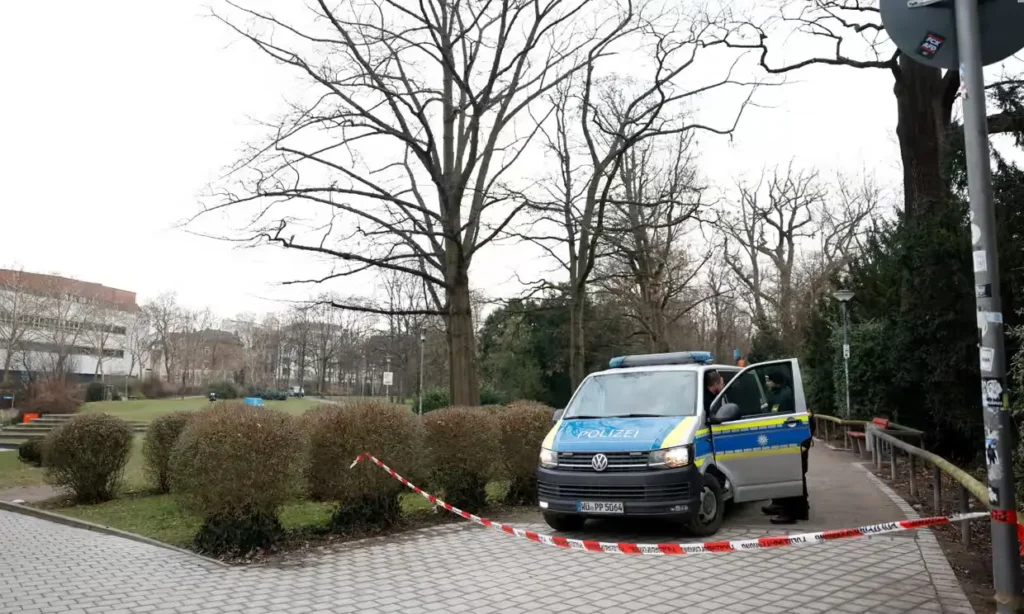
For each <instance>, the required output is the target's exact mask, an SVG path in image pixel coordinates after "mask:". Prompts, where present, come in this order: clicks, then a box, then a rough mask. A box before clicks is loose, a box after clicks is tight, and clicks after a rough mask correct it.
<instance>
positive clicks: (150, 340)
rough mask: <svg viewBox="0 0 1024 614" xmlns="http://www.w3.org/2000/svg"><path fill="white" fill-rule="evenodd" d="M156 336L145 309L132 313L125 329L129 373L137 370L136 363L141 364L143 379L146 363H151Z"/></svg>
mask: <svg viewBox="0 0 1024 614" xmlns="http://www.w3.org/2000/svg"><path fill="white" fill-rule="evenodd" d="M155 339H156V337H155V336H154V334H153V329H152V327H151V326H150V322H149V318H148V316H147V313H146V312H145V311H141V312H139V313H136V314H132V316H130V317H129V318H128V321H127V326H126V331H125V352H126V353H127V354H128V358H129V364H128V375H129V376H131V374H132V373H133V372H134V371H135V365H138V366H139V379H140V380H141V379H142V376H143V374H144V373H145V372H146V364H148V363H149V359H150V356H151V352H152V349H153V344H154V341H155Z"/></svg>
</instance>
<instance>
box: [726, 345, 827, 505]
mask: <svg viewBox="0 0 1024 614" xmlns="http://www.w3.org/2000/svg"><path fill="white" fill-rule="evenodd" d="M726 404H729V405H735V406H736V407H730V408H728V409H727V411H725V412H722V414H723V416H724V417H725V419H724V420H722V419H721V418H722V417H723V416H720V417H718V418H716V414H718V412H719V410H720V409H721V408H722V406H723V405H726ZM737 410H738V411H737ZM707 420H708V424H709V425H710V426H711V437H712V447H713V453H714V458H715V464H716V465H717V466H718V467H719V468H720V469H721V470H722V472H723V473H725V475H726V476H727V477H728V478H729V481H730V483H731V484H732V489H733V497H734V499H735V500H736V501H738V502H740V501H758V500H762V499H773V498H782V497H798V496H801V495H803V464H802V462H801V459H800V447H801V445H802V444H803V443H804V442H805V441H806V440H808V439H810V438H811V430H810V415H809V414H808V412H807V400H806V398H805V397H804V387H803V380H802V379H801V377H800V365H799V364H798V363H797V359H795V358H791V359H788V360H774V361H769V362H761V363H757V364H753V365H750V366H748V367H746V368H744V369H743V370H742V371H740V372H739V373H737V374H736V376H735V377H733V378H732V379H731V380H730V381H729V383H728V384H726V386H725V388H723V389H722V392H721V393H719V395H718V396H717V397H716V398H715V400H714V401H713V402H712V404H711V410H710V412H709V414H708V416H707Z"/></svg>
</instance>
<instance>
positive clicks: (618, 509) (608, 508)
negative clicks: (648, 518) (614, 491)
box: [576, 501, 626, 514]
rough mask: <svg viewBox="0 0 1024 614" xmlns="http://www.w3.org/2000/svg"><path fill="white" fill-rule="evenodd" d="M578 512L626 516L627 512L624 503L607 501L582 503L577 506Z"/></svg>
mask: <svg viewBox="0 0 1024 614" xmlns="http://www.w3.org/2000/svg"><path fill="white" fill-rule="evenodd" d="M576 511H577V512H587V513H589V514H624V513H625V512H626V510H625V509H623V507H622V503H609V502H607V501H580V502H579V503H577V504H576Z"/></svg>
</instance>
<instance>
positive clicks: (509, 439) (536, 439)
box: [497, 400, 553, 505]
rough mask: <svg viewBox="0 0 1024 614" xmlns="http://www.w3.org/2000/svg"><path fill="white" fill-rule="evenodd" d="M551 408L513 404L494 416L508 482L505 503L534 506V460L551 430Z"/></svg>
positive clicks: (540, 404)
mask: <svg viewBox="0 0 1024 614" xmlns="http://www.w3.org/2000/svg"><path fill="white" fill-rule="evenodd" d="M552 411H553V410H552V408H550V407H548V406H547V405H544V404H543V403H538V402H536V401H526V400H524V401H513V402H512V403H510V404H509V406H508V407H507V408H506V409H505V411H502V412H499V413H498V414H497V419H498V428H499V430H500V432H501V461H502V473H503V474H504V476H505V477H507V478H508V480H509V487H508V491H507V493H506V495H505V502H506V503H510V504H513V505H532V504H535V503H537V458H538V455H539V454H540V446H541V444H542V443H543V442H544V437H546V436H547V434H548V432H549V431H550V430H551V427H552V422H551V415H552Z"/></svg>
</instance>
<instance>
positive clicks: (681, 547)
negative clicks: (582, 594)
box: [349, 454, 989, 556]
mask: <svg viewBox="0 0 1024 614" xmlns="http://www.w3.org/2000/svg"><path fill="white" fill-rule="evenodd" d="M362 460H369V461H371V462H373V464H375V465H377V466H378V467H380V468H381V469H383V470H384V471H387V472H388V473H389V474H391V477H393V478H395V479H396V480H398V481H399V482H401V483H402V484H405V485H406V486H408V487H409V488H411V489H412V490H413V492H415V493H416V494H418V495H420V496H422V497H423V498H425V499H427V500H429V501H430V502H431V503H433V504H434V505H438V506H441V507H443V508H444V509H446V510H448V511H449V512H451V513H453V514H456V515H458V516H462V517H463V518H465V519H466V520H469V521H472V522H475V523H477V524H481V525H483V526H485V527H488V528H491V529H497V530H498V531H501V532H502V533H507V534H509V535H514V536H515V537H520V538H523V539H528V540H530V541H533V542H537V543H538V544H544V545H546V546H555V547H557V548H565V549H568V550H585V551H587V552H609V553H619V554H654V555H665V556H671V555H681V554H701V553H704V552H735V551H739V550H763V549H765V548H779V547H782V546H804V545H809V544H821V543H825V542H828V541H835V540H837V539H849V538H852V537H871V536H873V535H884V534H886V533H897V532H899V531H912V530H914V529H922V528H925V527H935V526H939V525H944V524H950V523H953V522H960V521H962V520H977V519H980V518H987V517H988V516H989V513H988V512H971V513H969V514H959V515H956V516H933V517H930V518H917V519H914V520H897V521H895V522H885V523H882V524H872V525H867V526H863V527H857V528H855V529H836V530H832V531H818V532H816V533H800V534H797V535H778V536H771V537H759V538H757V539H738V540H731V541H716V542H701V543H691V544H672V543H666V544H636V543H632V542H600V541H591V540H582V539H569V538H567V537H559V536H556V535H545V534H543V533H536V532H534V531H525V530H523V529H517V528H515V527H513V526H512V525H508V524H504V523H501V522H494V521H492V520H488V519H487V518H482V517H480V516H477V515H476V514H470V513H469V512H465V511H463V510H460V509H459V508H457V507H455V506H454V505H451V504H448V503H445V502H444V501H442V500H440V499H438V498H437V497H435V496H434V495H432V494H430V493H428V492H426V491H424V490H422V489H420V488H419V487H418V486H416V485H414V484H413V483H412V482H410V481H409V480H407V479H405V478H403V477H402V476H400V475H399V474H398V473H396V472H395V470H394V469H392V468H390V467H388V466H387V465H385V464H384V463H382V462H380V461H379V460H378V459H377V458H376V457H374V456H373V455H372V454H360V455H359V456H358V457H356V460H355V461H353V462H352V465H351V466H350V467H349V469H352V468H354V467H355V466H356V465H357V464H359V462H360V461H362Z"/></svg>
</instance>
